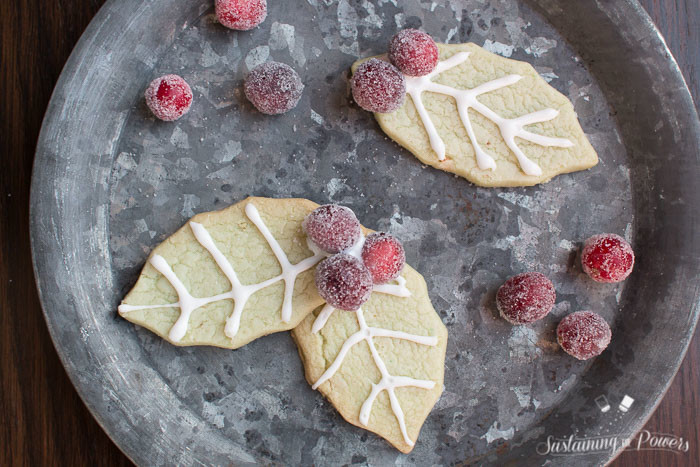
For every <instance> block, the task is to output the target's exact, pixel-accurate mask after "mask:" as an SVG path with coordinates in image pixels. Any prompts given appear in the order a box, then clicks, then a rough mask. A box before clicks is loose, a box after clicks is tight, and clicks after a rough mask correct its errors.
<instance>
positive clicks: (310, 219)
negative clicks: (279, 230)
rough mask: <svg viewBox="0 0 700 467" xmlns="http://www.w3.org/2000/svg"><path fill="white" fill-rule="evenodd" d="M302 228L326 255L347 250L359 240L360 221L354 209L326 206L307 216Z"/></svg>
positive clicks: (333, 205) (332, 205)
mask: <svg viewBox="0 0 700 467" xmlns="http://www.w3.org/2000/svg"><path fill="white" fill-rule="evenodd" d="M302 227H303V228H304V231H305V232H306V235H308V236H309V239H311V241H312V242H314V243H315V244H316V246H318V247H319V248H320V249H321V250H323V251H325V252H326V253H339V252H341V251H343V250H347V249H348V248H350V247H351V246H353V245H354V244H355V243H356V242H357V240H359V238H360V235H361V234H362V231H361V230H360V221H358V220H357V217H355V213H354V212H352V209H350V208H346V207H345V206H338V205H337V204H326V205H325V206H321V207H318V208H316V209H315V210H314V211H313V212H312V213H311V214H309V215H308V216H306V219H304V222H303V223H302Z"/></svg>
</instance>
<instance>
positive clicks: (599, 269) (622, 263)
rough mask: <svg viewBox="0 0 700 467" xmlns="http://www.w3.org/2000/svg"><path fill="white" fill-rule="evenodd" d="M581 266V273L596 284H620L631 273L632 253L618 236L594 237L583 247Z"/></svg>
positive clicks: (628, 245) (632, 264) (604, 235)
mask: <svg viewBox="0 0 700 467" xmlns="http://www.w3.org/2000/svg"><path fill="white" fill-rule="evenodd" d="M581 264H582V266H583V272H585V273H586V274H588V275H589V276H590V277H591V279H593V280H594V281H596V282H620V281H623V280H625V279H627V276H629V275H630V273H631V272H632V266H634V252H633V251H632V247H631V246H630V244H629V243H627V242H626V241H625V239H624V238H622V237H620V236H619V235H615V234H599V235H594V236H592V237H590V238H589V239H588V240H586V242H585V243H584V245H583V252H582V253H581Z"/></svg>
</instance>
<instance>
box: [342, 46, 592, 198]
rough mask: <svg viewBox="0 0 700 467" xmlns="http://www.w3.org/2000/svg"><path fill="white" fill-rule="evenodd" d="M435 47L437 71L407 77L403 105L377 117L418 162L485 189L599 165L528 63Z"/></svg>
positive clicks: (561, 100)
mask: <svg viewBox="0 0 700 467" xmlns="http://www.w3.org/2000/svg"><path fill="white" fill-rule="evenodd" d="M437 45H438V49H439V52H440V62H439V63H438V68H437V69H436V71H434V72H433V73H431V74H430V75H428V76H427V77H420V78H414V77H406V83H407V94H408V95H407V97H406V101H405V102H404V104H403V106H402V107H401V108H400V109H399V110H397V111H395V112H392V113H386V114H380V113H376V114H375V117H376V119H377V121H378V122H379V125H380V126H381V127H382V130H384V132H385V133H386V134H387V135H389V137H391V138H392V139H393V140H394V141H396V142H397V143H399V144H400V145H401V146H403V147H405V148H406V149H408V150H409V151H411V152H412V153H413V154H414V155H415V156H416V157H417V158H418V159H420V160H421V161H422V162H423V163H425V164H428V165H431V166H433V167H435V168H438V169H440V170H444V171H447V172H452V173H455V174H457V175H460V176H462V177H464V178H466V179H467V180H469V181H471V182H473V183H475V184H476V185H479V186H484V187H507V186H530V185H536V184H538V183H544V182H547V181H549V180H550V179H551V178H552V177H554V176H555V175H559V174H563V173H568V172H575V171H578V170H585V169H588V168H590V167H593V166H594V165H596V164H597V163H598V156H597V154H596V152H595V150H594V149H593V147H592V146H591V144H590V143H589V141H588V139H587V138H586V135H585V134H584V132H583V130H582V129H581V126H580V124H579V122H578V120H577V118H576V113H575V112H574V107H573V105H572V104H571V102H569V100H568V99H567V98H566V97H565V96H564V95H563V94H561V93H559V92H558V91H557V90H555V89H554V88H552V87H551V86H549V85H548V84H547V82H546V81H545V80H544V79H542V78H541V77H540V76H539V74H538V73H537V72H536V71H535V69H534V68H533V67H532V66H531V65H530V64H529V63H525V62H520V61H516V60H511V59H508V58H504V57H501V56H499V55H496V54H493V53H490V52H487V51H486V50H484V49H482V48H481V47H479V46H477V45H475V44H437ZM377 58H381V59H386V56H379V57H377ZM364 60H366V59H362V60H359V61H357V62H355V63H354V64H353V66H352V70H353V72H354V71H355V69H356V68H357V66H359V64H360V63H362V62H363V61H364ZM416 91H419V92H418V93H417V92H416ZM420 91H422V92H420ZM438 91H443V93H441V92H438ZM465 91H467V92H465ZM469 91H471V92H469ZM417 95H420V100H421V101H422V104H423V106H424V113H425V116H427V119H428V120H429V121H428V122H426V119H425V118H422V117H421V115H420V112H419V110H420V109H419V107H420V104H419V106H416V103H415V101H414V98H415V97H416V96H417ZM458 101H461V103H462V104H461V111H462V112H461V113H462V115H460V109H459V108H458V105H457V102H458ZM463 117H464V119H463ZM487 117H488V118H487ZM465 120H466V122H465ZM426 125H427V126H428V128H427V129H426ZM431 126H432V127H433V130H431V129H430V128H429V127H431ZM469 127H471V128H469ZM431 136H432V138H431ZM474 140H475V141H476V144H477V147H475V145H474ZM441 159H442V160H441Z"/></svg>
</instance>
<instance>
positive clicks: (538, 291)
mask: <svg viewBox="0 0 700 467" xmlns="http://www.w3.org/2000/svg"><path fill="white" fill-rule="evenodd" d="M555 300H556V293H555V292H554V285H553V284H552V281H550V280H549V279H547V276H545V275H544V274H541V273H539V272H525V273H523V274H518V275H517V276H513V277H511V278H509V279H508V280H507V281H505V283H504V284H503V285H502V286H501V288H499V289H498V293H497V294H496V306H497V307H498V311H499V312H500V313H501V316H503V318H504V319H505V320H506V321H509V322H510V323H512V324H527V323H532V322H534V321H537V320H538V319H541V318H543V317H545V316H546V315H547V313H549V312H550V311H552V308H553V307H554V301H555Z"/></svg>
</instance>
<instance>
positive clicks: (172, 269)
mask: <svg viewBox="0 0 700 467" xmlns="http://www.w3.org/2000/svg"><path fill="white" fill-rule="evenodd" d="M317 207H318V205H317V204H316V203H313V202H312V201H308V200H305V199H270V198H248V199H246V200H244V201H241V202H239V203H237V204H234V205H232V206H230V207H228V208H226V209H223V210H221V211H216V212H207V213H203V214H198V215H196V216H194V217H193V218H192V219H191V220H190V221H189V222H188V223H187V224H185V225H184V226H183V227H182V228H180V230H178V231H177V232H175V233H174V234H173V235H172V236H170V237H169V238H167V239H166V240H165V241H164V242H163V243H161V244H160V245H158V246H157V247H156V248H155V249H154V250H153V252H152V253H151V255H150V256H149V258H148V261H147V262H146V265H145V267H144V268H143V271H142V272H141V275H140V277H139V279H138V281H137V282H136V285H134V288H133V289H132V290H131V291H130V292H129V294H128V295H127V296H126V297H125V298H124V301H123V302H122V305H120V307H119V314H120V315H121V316H122V317H123V318H125V319H127V320H128V321H131V322H132V323H135V324H138V325H139V326H143V327H145V328H147V329H149V330H151V331H153V332H154V333H156V334H157V335H159V336H160V337H162V338H164V339H166V340H168V341H169V342H171V343H172V344H175V345H183V346H187V345H213V346H217V347H225V348H229V349H235V348H238V347H241V346H243V345H245V344H247V343H248V342H250V341H252V340H254V339H257V338H258V337H261V336H264V335H267V334H271V333H273V332H279V331H285V330H289V329H292V328H293V327H295V326H296V325H297V324H299V322H301V321H302V320H303V319H304V318H305V317H306V316H307V315H308V314H309V313H311V312H312V311H313V310H314V309H315V308H317V307H318V306H319V305H322V304H323V303H324V302H323V299H322V298H321V297H320V296H319V295H318V292H317V291H316V286H315V284H314V270H315V265H316V264H317V263H318V262H319V261H321V259H323V257H322V256H321V255H314V253H313V252H311V251H310V250H309V248H308V246H307V243H306V234H305V233H304V231H303V230H302V227H301V223H302V221H303V220H304V217H306V215H307V214H308V213H310V212H311V211H313V210H314V209H316V208H317ZM256 213H257V216H256ZM254 221H255V222H257V224H256V223H255V222H254ZM264 230H267V233H268V234H269V239H268V238H266V236H265V235H264V234H263V231H264ZM273 244H276V248H277V254H279V255H280V258H282V261H280V258H278V256H277V255H276V252H275V250H273V247H272V245H273ZM212 245H213V246H212ZM207 247H208V248H207ZM284 262H286V263H287V264H285V265H284V267H283V265H282V263H284ZM166 276H169V277H166ZM231 276H234V277H231ZM285 277H286V278H287V279H288V280H287V281H285V280H284V279H285ZM234 282H237V284H234ZM287 287H289V293H288V297H287V299H286V300H285V290H286V288H287ZM236 298H238V300H236ZM183 304H184V305H183ZM236 304H238V306H239V307H240V310H236V309H235V308H236V306H235V305H236ZM234 311H235V312H237V314H238V319H239V320H238V323H235V321H236V319H234V314H236V313H234ZM285 312H286V313H285ZM285 314H286V316H285ZM188 315H189V316H188ZM227 324H228V325H227ZM236 324H237V325H236Z"/></svg>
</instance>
